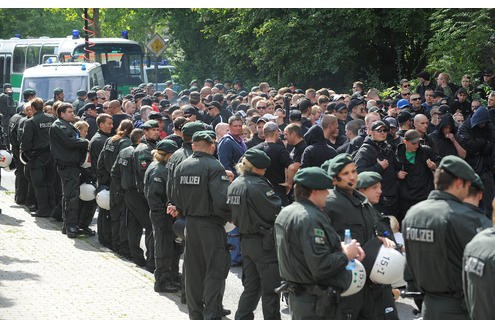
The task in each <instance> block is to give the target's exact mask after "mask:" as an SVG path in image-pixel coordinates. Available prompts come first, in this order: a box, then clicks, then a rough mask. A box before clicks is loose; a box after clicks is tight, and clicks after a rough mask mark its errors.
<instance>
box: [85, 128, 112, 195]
mask: <svg viewBox="0 0 495 328" xmlns="http://www.w3.org/2000/svg"><path fill="white" fill-rule="evenodd" d="M110 137H111V134H110V133H105V132H103V131H101V130H98V132H96V133H95V135H94V136H93V138H91V141H90V142H89V156H91V168H92V169H93V172H94V173H95V175H96V177H97V178H98V186H110V180H111V179H110V174H109V172H107V171H105V170H104V169H103V167H98V159H99V157H100V154H101V151H102V150H103V146H104V145H105V142H106V141H107V139H108V138H110Z"/></svg>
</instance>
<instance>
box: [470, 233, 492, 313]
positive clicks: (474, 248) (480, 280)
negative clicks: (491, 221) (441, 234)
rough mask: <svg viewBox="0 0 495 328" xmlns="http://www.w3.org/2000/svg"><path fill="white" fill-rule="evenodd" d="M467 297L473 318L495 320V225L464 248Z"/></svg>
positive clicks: (479, 234)
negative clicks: (494, 303) (494, 307)
mask: <svg viewBox="0 0 495 328" xmlns="http://www.w3.org/2000/svg"><path fill="white" fill-rule="evenodd" d="M462 282H463V290H464V295H465V296H464V297H465V300H466V305H467V309H468V312H469V315H470V317H471V319H476V320H494V319H495V311H493V297H494V295H495V228H494V227H492V228H489V229H486V230H484V231H482V232H480V233H478V234H477V235H476V236H475V237H474V238H473V239H472V240H471V241H470V242H469V243H468V244H467V245H466V248H465V249H464V257H463V261H462Z"/></svg>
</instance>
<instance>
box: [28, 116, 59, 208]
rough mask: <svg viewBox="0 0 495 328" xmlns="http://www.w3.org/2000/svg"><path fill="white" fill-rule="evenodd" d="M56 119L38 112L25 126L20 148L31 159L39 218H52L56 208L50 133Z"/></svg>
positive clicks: (29, 167) (31, 171) (30, 170)
mask: <svg viewBox="0 0 495 328" xmlns="http://www.w3.org/2000/svg"><path fill="white" fill-rule="evenodd" d="M54 121H55V118H54V117H52V116H50V115H47V114H45V113H43V112H41V111H40V112H36V113H35V114H34V115H33V116H32V117H31V118H29V119H27V120H26V122H25V124H24V133H23V135H22V140H21V145H20V148H21V150H22V151H23V153H24V155H26V157H27V158H28V159H29V162H28V165H27V166H26V168H27V169H28V170H29V175H30V176H31V182H32V184H33V189H34V192H35V195H36V201H37V203H38V211H37V215H38V216H50V215H51V212H52V209H53V208H54V207H55V204H56V200H55V193H54V191H53V184H54V183H55V179H56V173H55V164H54V162H53V157H52V155H51V153H50V138H49V135H48V131H49V130H50V127H51V125H52V123H53V122H54Z"/></svg>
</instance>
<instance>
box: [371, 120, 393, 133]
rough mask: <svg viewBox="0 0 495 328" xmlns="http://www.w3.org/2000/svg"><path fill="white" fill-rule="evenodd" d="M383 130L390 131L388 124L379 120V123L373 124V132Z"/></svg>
mask: <svg viewBox="0 0 495 328" xmlns="http://www.w3.org/2000/svg"><path fill="white" fill-rule="evenodd" d="M381 128H385V130H388V129H389V127H388V125H387V124H385V122H383V121H381V120H379V121H375V122H373V123H372V124H371V131H377V130H379V129H381Z"/></svg>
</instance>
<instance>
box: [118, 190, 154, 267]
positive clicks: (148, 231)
mask: <svg viewBox="0 0 495 328" xmlns="http://www.w3.org/2000/svg"><path fill="white" fill-rule="evenodd" d="M124 199H125V205H126V207H127V208H128V209H129V211H130V212H131V214H132V216H131V215H129V216H128V217H127V220H128V224H127V229H128V231H129V250H130V252H131V256H132V257H133V258H134V256H137V257H136V259H138V258H140V256H139V254H141V256H142V250H141V247H140V246H139V244H140V241H141V236H142V235H143V228H144V230H145V233H144V234H145V235H144V244H145V245H146V264H145V265H146V266H147V267H148V268H149V269H153V268H154V267H155V252H154V249H155V245H154V240H153V228H152V226H151V219H150V217H149V212H150V209H149V207H148V202H147V201H146V198H144V195H143V194H142V193H140V192H138V191H137V190H136V189H130V190H126V192H125V196H124ZM138 249H139V250H141V252H139V250H138ZM133 252H135V253H133Z"/></svg>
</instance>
